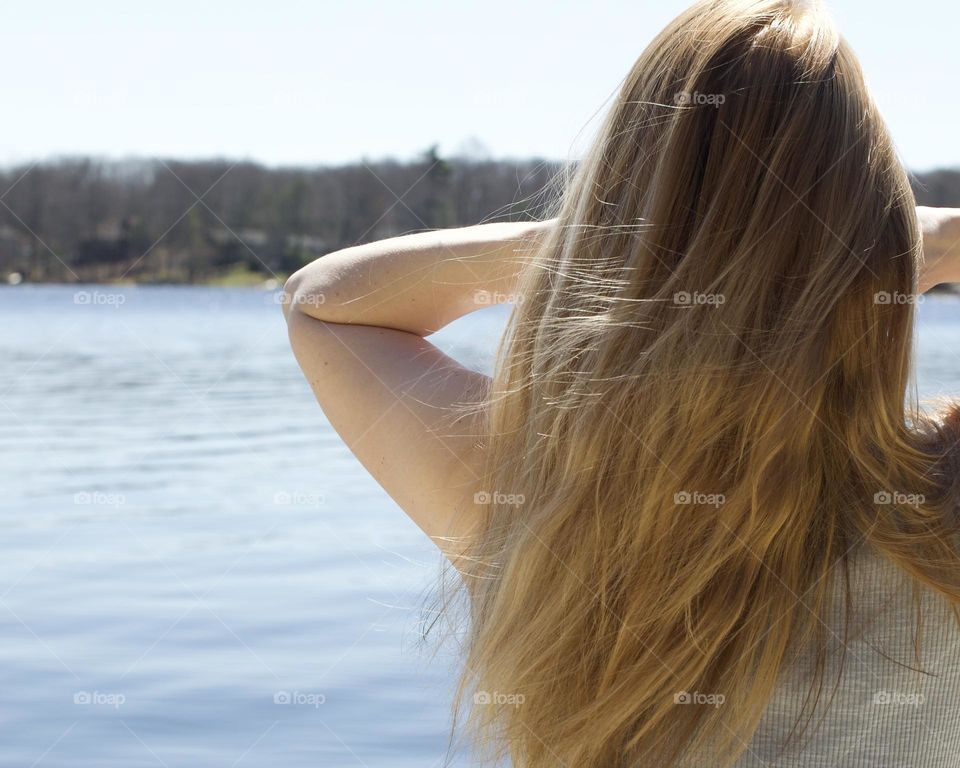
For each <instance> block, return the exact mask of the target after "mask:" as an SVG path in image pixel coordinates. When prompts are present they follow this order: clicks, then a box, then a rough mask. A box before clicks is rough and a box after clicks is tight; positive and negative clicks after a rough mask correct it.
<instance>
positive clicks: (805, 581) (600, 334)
mask: <svg viewBox="0 0 960 768" xmlns="http://www.w3.org/2000/svg"><path fill="white" fill-rule="evenodd" d="M556 215H557V218H558V226H557V227H556V228H555V230H553V231H552V233H551V235H550V236H549V237H548V239H547V241H546V242H545V243H544V245H543V247H542V249H541V250H540V251H539V252H538V253H537V254H536V257H535V258H534V259H533V261H532V264H531V266H530V268H529V269H528V270H526V272H525V273H524V279H523V281H522V285H521V287H520V294H521V297H522V301H520V302H519V303H518V304H517V305H516V307H515V308H514V310H513V313H512V315H511V319H510V321H509V325H508V328H507V333H506V335H505V337H504V341H503V343H502V346H501V349H500V353H499V357H498V360H497V364H496V367H495V373H494V378H493V381H492V384H491V387H490V392H489V396H488V398H487V401H486V404H485V409H484V412H485V414H486V422H485V424H486V433H485V435H484V437H483V448H484V453H485V457H486V462H487V463H486V468H485V472H484V475H483V479H482V483H483V487H484V488H486V489H489V491H490V496H489V498H485V499H484V501H485V502H489V503H485V504H484V505H483V513H484V525H483V528H482V531H481V532H480V534H479V535H478V536H477V537H476V539H475V540H473V542H472V550H471V558H469V559H468V560H467V564H466V565H465V566H464V569H463V581H464V584H465V588H466V591H467V593H468V594H469V597H470V606H471V623H470V627H469V631H468V633H467V635H466V643H465V659H464V662H465V663H464V673H463V679H462V680H461V688H460V697H459V699H458V703H459V705H460V706H461V709H462V710H463V709H465V710H468V712H467V716H466V717H465V718H463V720H464V722H466V723H468V724H469V726H470V729H469V732H470V733H472V734H473V735H474V736H475V737H476V739H477V742H478V744H479V746H480V749H481V752H482V755H483V756H484V757H486V758H488V759H489V760H490V761H491V762H496V761H497V760H499V759H502V758H504V757H510V758H511V759H512V761H513V765H514V766H516V768H548V767H549V768H556V767H557V766H569V767H570V768H626V767H627V766H630V767H631V768H633V767H634V766H637V767H639V766H658V768H659V767H661V766H671V765H675V764H677V763H678V762H679V761H680V760H681V759H682V758H683V756H684V754H687V753H689V752H690V751H692V750H695V749H696V748H697V747H698V745H699V746H702V745H705V744H709V745H710V748H711V749H714V750H718V751H717V759H716V763H715V764H716V765H718V766H721V765H728V764H730V763H732V762H734V760H735V758H736V757H737V756H738V755H739V754H740V753H741V752H742V751H743V750H744V748H745V747H746V745H747V744H748V743H749V740H750V738H751V734H753V733H754V731H755V730H756V727H757V724H758V722H759V721H760V718H761V716H762V714H763V712H764V708H765V706H766V704H767V702H768V701H769V699H770V697H771V695H772V692H773V691H774V688H775V685H776V682H777V678H778V672H779V670H781V668H782V667H783V666H784V665H785V664H786V663H788V662H789V660H790V658H791V653H792V652H793V649H794V648H796V647H797V644H798V643H799V644H800V645H804V644H808V643H809V644H813V646H814V647H819V648H821V649H822V648H823V644H824V637H823V624H822V622H821V621H820V619H819V617H821V616H824V615H825V614H826V612H827V611H828V610H829V609H830V608H831V594H832V586H831V585H832V584H833V583H834V580H835V579H843V578H844V573H845V568H846V559H847V555H848V553H849V552H851V551H852V550H853V549H854V548H856V547H858V546H870V547H873V548H875V549H876V550H877V551H878V552H879V553H880V554H881V555H882V556H883V557H885V558H887V559H889V560H890V561H893V562H894V563H896V564H897V565H899V566H900V567H901V568H902V569H903V570H905V571H906V572H907V573H909V574H910V575H911V576H912V577H914V578H915V579H916V583H917V584H918V585H925V586H926V587H929V588H931V589H933V590H935V591H936V592H938V593H940V594H942V595H943V596H944V597H945V598H946V599H948V600H949V601H951V602H952V603H953V604H955V605H956V604H960V557H958V554H957V525H956V508H955V503H956V502H955V498H956V488H955V487H954V486H955V478H956V473H957V464H958V462H957V456H956V453H957V452H956V450H954V445H955V443H956V439H957V438H956V434H957V432H958V426H960V412H958V410H957V409H956V408H953V407H951V408H950V409H948V410H947V411H945V412H943V413H940V414H928V413H925V412H922V411H921V410H920V408H919V406H918V405H917V404H916V399H915V396H914V395H913V394H912V391H913V385H912V384H911V381H912V379H911V355H912V337H913V330H914V315H915V301H914V297H915V293H916V290H917V276H918V262H919V258H920V243H921V239H920V232H919V226H918V222H917V217H916V212H915V201H914V198H913V195H912V193H911V190H910V186H909V183H908V179H907V176H906V173H905V171H904V168H903V167H902V164H901V162H900V161H899V159H898V157H897V155H896V152H895V149H894V146H893V144H892V141H891V138H890V136H889V134H888V132H887V129H886V127H885V125H884V123H883V120H882V119H881V116H880V114H879V112H878V109H877V106H876V104H875V103H874V101H873V100H872V98H871V96H870V94H869V92H868V89H867V87H866V84H865V82H864V77H863V74H862V72H861V69H860V66H859V64H858V61H857V59H856V57H855V55H854V53H853V52H852V50H851V49H850V47H849V45H848V44H847V43H846V42H845V41H844V39H843V38H842V37H841V36H840V35H839V34H838V32H837V30H836V28H835V27H834V25H833V23H832V22H831V20H830V19H829V17H828V16H827V15H826V14H825V12H824V11H823V10H822V9H821V8H820V7H819V5H818V4H816V3H801V2H784V1H783V0H704V1H703V2H699V3H697V4H696V5H694V6H693V7H691V8H690V9H689V10H687V11H686V12H684V13H683V14H682V15H681V16H680V17H678V18H677V19H676V20H674V21H673V22H672V23H671V24H670V25H669V26H668V27H667V28H666V29H665V30H664V31H663V32H662V33H661V34H660V35H659V36H658V37H657V38H656V39H655V40H654V41H653V42H652V43H651V44H650V46H649V47H648V48H647V49H646V50H645V51H644V52H643V54H642V55H641V56H640V58H639V59H638V60H637V62H636V64H635V65H634V66H633V68H632V70H631V71H630V73H629V74H628V75H627V77H626V78H625V80H624V81H623V83H622V86H621V88H620V90H619V93H618V94H617V97H616V100H615V102H614V103H613V105H612V107H611V109H610V110H609V112H608V113H607V114H606V116H605V120H604V122H603V124H602V126H601V128H600V131H599V134H598V136H597V137H596V139H595V142H594V143H593V145H592V146H591V148H590V149H589V151H588V152H587V153H586V155H585V156H584V157H583V158H582V159H581V160H580V162H578V163H577V165H576V167H575V168H573V169H572V170H571V172H570V176H569V178H568V179H567V180H566V183H565V185H564V189H563V193H562V197H561V199H560V200H559V204H558V206H557V210H556ZM878 494H880V496H878ZM882 494H887V495H886V496H883V495H882ZM891 498H892V502H890V501H889V499H891ZM878 499H882V500H883V501H884V503H878ZM904 499H906V500H907V501H904ZM918 499H919V500H921V501H917V500H918ZM908 501H909V503H908ZM914 502H916V503H914ZM820 669H821V670H822V666H821V667H820ZM822 682H823V681H822V680H821V681H816V680H814V681H811V691H812V692H813V694H814V698H816V696H817V695H818V694H817V692H818V691H819V690H820V688H821V687H822ZM682 691H701V692H714V693H718V694H722V695H723V696H724V698H725V704H724V706H722V707H709V706H708V707H698V706H677V705H676V696H677V694H678V692H682Z"/></svg>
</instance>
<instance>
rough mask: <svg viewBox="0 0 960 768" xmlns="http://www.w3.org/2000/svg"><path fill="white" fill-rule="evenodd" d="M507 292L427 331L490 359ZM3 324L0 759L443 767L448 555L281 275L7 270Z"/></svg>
mask: <svg viewBox="0 0 960 768" xmlns="http://www.w3.org/2000/svg"><path fill="white" fill-rule="evenodd" d="M506 316H507V309H506V308H505V307H494V308H489V309H485V310H482V311H481V312H478V313H475V314H474V315H471V316H469V317H466V318H463V319H462V320H459V321H457V322H456V323H454V324H452V325H451V326H449V327H447V328H445V329H444V330H443V331H441V332H440V333H439V334H437V335H435V336H434V337H432V338H433V340H434V341H435V342H436V343H437V344H438V346H440V347H442V348H443V349H444V350H445V351H446V352H448V353H449V354H452V355H453V356H455V357H457V358H458V359H460V360H461V361H463V362H464V363H465V364H467V365H470V366H471V367H474V368H476V369H478V370H489V367H490V364H491V361H492V353H493V350H494V348H495V345H496V341H497V338H498V334H499V332H500V331H501V329H502V327H503V322H504V320H505V318H506ZM920 316H921V322H920V332H919V334H918V337H919V338H918V341H919V344H918V360H917V365H918V379H919V384H920V392H921V394H922V395H924V396H929V395H936V394H960V301H958V300H957V299H956V298H954V297H941V296H938V297H934V298H929V299H928V300H927V301H926V302H925V303H924V304H922V305H921V307H920ZM0 323H2V325H0V327H2V335H0V360H2V361H3V362H2V366H3V376H2V378H0V416H2V421H0V423H2V425H3V427H2V431H0V488H2V491H3V493H2V497H0V509H2V514H0V526H2V533H3V536H2V539H0V541H2V544H0V547H2V553H0V555H2V556H0V766H16V767H17V768H22V767H23V766H43V767H45V768H47V767H53V766H71V768H72V767H80V766H91V767H92V766H96V768H105V767H108V766H123V767H124V768H139V766H168V768H175V767H183V768H186V767H187V766H189V767H190V768H193V767H195V766H198V765H203V766H210V767H216V766H226V767H228V768H230V767H233V766H239V767H241V768H254V767H257V768H266V766H271V768H272V767H273V766H277V765H283V766H287V767H288V768H299V767H300V766H345V767H347V766H361V767H363V766H366V768H379V767H384V768H386V767H387V766H389V767H390V768H408V767H409V768H413V767H414V766H415V767H416V768H431V766H434V767H436V768H439V766H441V765H442V763H443V759H444V757H445V754H446V746H447V735H448V713H449V698H450V684H451V680H452V672H451V669H450V663H451V658H450V656H449V654H442V655H441V656H440V657H438V658H437V659H436V660H433V661H431V660H430V657H429V655H428V654H427V653H425V652H423V651H421V650H420V648H419V647H418V639H419V638H418V628H419V620H420V613H419V609H420V606H421V604H422V600H423V597H424V595H425V590H427V589H428V588H429V586H430V585H431V584H432V582H433V580H434V579H435V577H436V575H437V573H438V569H439V567H440V556H439V554H438V553H437V551H436V550H435V549H434V547H433V545H432V544H431V543H430V541H429V540H428V539H426V537H425V536H424V535H423V534H421V533H420V532H419V530H418V529H417V528H416V527H415V526H414V525H413V524H412V523H411V522H409V521H408V520H407V519H406V517H405V516H404V515H403V514H402V513H401V512H400V511H399V509H398V508H397V507H396V505H395V504H394V503H393V502H392V501H391V500H390V499H389V497H388V496H387V495H386V494H385V493H384V492H383V491H382V490H381V489H380V487H379V486H378V485H377V484H376V483H375V482H374V481H373V480H372V479H371V478H370V477H369V476H367V475H366V473H365V472H364V471H363V470H362V468H361V467H360V465H359V464H358V462H357V461H356V460H355V459H354V458H353V457H352V456H351V454H350V453H349V451H348V450H347V449H346V448H345V447H344V446H343V444H342V443H341V442H340V440H339V439H338V438H337V436H336V434H335V433H334V432H333V431H332V429H331V428H330V427H329V425H328V424H327V423H326V421H325V419H324V417H323V414H322V412H321V411H320V409H319V407H318V406H317V405H316V402H315V401H314V399H313V396H312V394H311V392H310V390H309V388H308V386H307V384H306V382H305V381H304V379H303V378H302V376H301V374H300V371H299V369H298V368H297V366H296V363H295V361H294V359H293V356H292V354H291V353H290V351H289V348H288V345H287V338H286V328H285V326H284V323H283V320H282V318H281V315H280V309H279V306H278V304H277V303H276V294H275V293H273V292H267V291H262V290H255V289H215V288H199V287H169V288H168V287H141V288H116V287H113V286H27V285H23V286H17V287H4V288H0ZM453 764H454V765H464V764H466V760H463V762H460V763H457V762H454V763H453Z"/></svg>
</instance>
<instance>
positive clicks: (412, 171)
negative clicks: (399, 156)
mask: <svg viewBox="0 0 960 768" xmlns="http://www.w3.org/2000/svg"><path fill="white" fill-rule="evenodd" d="M560 167H561V166H560V165H559V164H558V163H556V162H553V161H548V160H541V159H530V160H522V161H516V162H511V161H504V160H487V159H477V158H470V157H450V158H445V157H441V156H440V155H439V154H438V152H437V150H436V148H435V147H433V148H430V149H428V150H427V151H426V152H424V153H423V154H422V155H421V156H419V157H417V158H414V159H413V160H409V161H405V162H400V161H396V160H381V161H376V162H373V161H370V162H357V163H352V164H348V165H341V166H333V167H317V168H268V167H264V166H262V165H258V164H256V163H252V162H230V161H226V160H211V161H190V162H185V161H170V160H147V161H101V160H94V159H88V158H79V159H60V160H56V161H49V162H44V163H39V164H35V165H23V166H20V167H14V168H7V169H3V170H0V278H4V279H5V278H6V277H7V276H8V275H10V274H11V273H16V274H17V275H19V276H20V277H21V279H23V280H25V281H34V282H78V281H82V282H109V281H116V280H129V281H137V282H203V281H208V280H211V279H216V278H218V277H223V276H225V275H228V276H229V275H233V276H235V277H236V276H237V275H239V276H240V277H243V276H246V277H248V278H251V279H259V280H262V279H266V278H270V277H282V276H284V275H287V274H289V273H291V272H293V271H294V270H296V269H297V268H299V267H300V266H302V265H303V264H305V263H306V262H308V261H310V260H312V259H314V258H316V257H317V256H321V255H323V254H324V253H329V252H330V251H333V250H336V249H338V248H343V247H346V246H349V245H354V244H357V243H361V242H368V241H371V240H377V239H380V238H384V237H390V236H392V235H397V234H402V233H406V232H413V231H417V230H424V229H434V228H440V227H453V226H461V225H465V224H476V223H479V222H481V221H485V220H493V219H495V220H500V221H508V220H516V219H520V218H529V217H531V216H537V215H539V212H540V211H541V210H542V206H543V205H545V204H546V202H547V200H548V195H549V193H548V189H549V188H550V187H551V186H552V185H551V182H552V181H553V180H554V179H555V177H556V173H557V171H558V170H560Z"/></svg>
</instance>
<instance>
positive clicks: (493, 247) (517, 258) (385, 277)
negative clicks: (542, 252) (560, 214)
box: [284, 220, 553, 336]
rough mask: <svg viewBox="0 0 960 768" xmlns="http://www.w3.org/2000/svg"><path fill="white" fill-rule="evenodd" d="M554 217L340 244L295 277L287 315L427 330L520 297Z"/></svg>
mask: <svg viewBox="0 0 960 768" xmlns="http://www.w3.org/2000/svg"><path fill="white" fill-rule="evenodd" d="M552 224H553V220H549V221H542V222H497V223H491V224H477V225H473V226H469V227H458V228H455V229H440V230H434V231H430V232H418V233H415V234H410V235H400V236H398V237H392V238H388V239H386V240H380V241H377V242H373V243H367V244H365V245H358V246H353V247H350V248H344V249H343V250H340V251H335V252H334V253H330V254H328V255H326V256H322V257H321V258H319V259H317V260H316V261H314V262H312V263H310V264H308V265H307V266H305V267H303V268H302V269H300V270H299V271H297V272H296V273H294V274H293V275H292V276H291V277H290V279H289V280H288V281H287V283H286V285H285V286H284V314H289V313H290V312H294V311H295V312H302V313H304V314H307V315H310V316H311V317H314V318H316V319H318V320H324V321H327V322H332V323H350V324H357V325H375V326H382V327H386V328H395V329H397V330H402V331H408V332H410V333H416V334H418V335H421V336H426V335H427V334H430V333H433V332H434V331H436V330H439V329H440V328H442V327H443V326H444V325H446V324H447V323H449V322H451V321H452V320H455V319H456V318H458V317H460V316H462V315H464V314H467V313H468V312H471V311H473V310H475V309H479V308H480V307H482V306H485V305H488V304H493V303H501V302H506V301H513V300H515V297H514V296H513V294H514V292H515V290H516V285H517V278H518V277H519V274H520V272H521V270H522V269H523V266H524V265H525V264H526V263H527V262H528V261H529V259H530V257H531V256H532V255H533V254H534V253H535V251H536V248H537V246H538V245H539V243H540V242H541V240H542V237H543V235H544V234H545V233H546V231H547V230H548V229H549V227H550V226H551V225H552Z"/></svg>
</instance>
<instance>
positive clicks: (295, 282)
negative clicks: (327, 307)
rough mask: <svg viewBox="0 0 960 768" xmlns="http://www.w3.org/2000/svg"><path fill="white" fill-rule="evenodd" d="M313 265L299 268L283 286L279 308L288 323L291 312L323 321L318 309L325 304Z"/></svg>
mask: <svg viewBox="0 0 960 768" xmlns="http://www.w3.org/2000/svg"><path fill="white" fill-rule="evenodd" d="M316 272H317V270H316V267H315V265H314V264H309V265H307V266H306V267H301V268H300V269H298V270H297V271H296V272H294V273H293V274H292V275H290V277H288V278H287V280H286V282H285V283H284V284H283V296H282V297H281V301H280V307H281V309H282V311H283V316H284V317H285V318H286V319H287V321H288V322H289V320H290V313H291V312H303V313H304V314H307V315H310V316H311V317H314V318H316V319H318V320H322V319H324V318H323V317H322V316H321V314H320V307H322V306H323V305H324V304H325V303H326V292H325V290H324V289H325V286H324V284H323V280H321V279H319V276H318V275H317V274H316Z"/></svg>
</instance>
